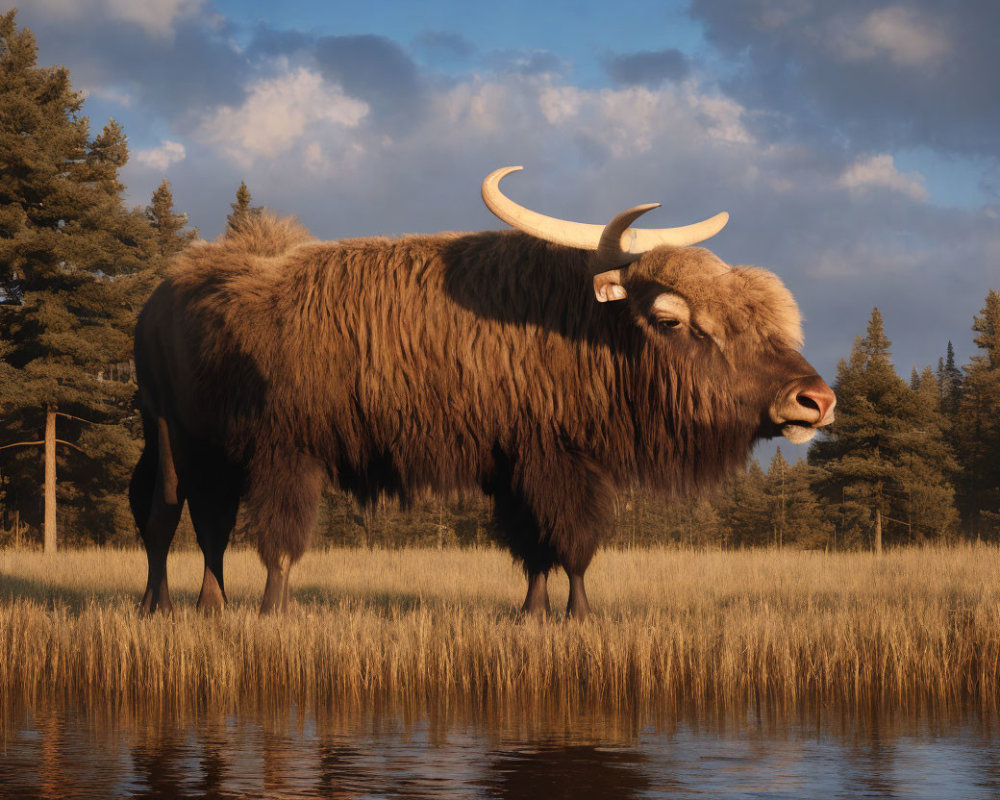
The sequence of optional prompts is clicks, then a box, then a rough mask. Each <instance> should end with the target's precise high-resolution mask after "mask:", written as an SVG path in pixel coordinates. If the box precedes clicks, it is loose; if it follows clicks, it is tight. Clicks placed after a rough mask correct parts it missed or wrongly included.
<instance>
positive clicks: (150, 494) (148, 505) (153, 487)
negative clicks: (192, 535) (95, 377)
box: [129, 418, 184, 614]
mask: <svg viewBox="0 0 1000 800" xmlns="http://www.w3.org/2000/svg"><path fill="white" fill-rule="evenodd" d="M144 422H146V421H145V420H144ZM144 427H145V429H146V446H145V449H144V450H143V453H142V456H141V457H140V459H139V463H138V464H137V465H136V468H135V472H134V473H133V474H132V481H131V483H130V484H129V502H130V504H131V506H132V513H133V515H134V516H135V521H136V524H137V525H138V526H139V533H140V535H141V536H142V542H143V545H144V546H145V548H146V560H147V562H148V574H147V578H146V590H145V591H144V592H143V595H142V601H141V603H140V606H139V610H140V612H142V613H144V614H151V613H153V612H154V611H156V610H157V609H162V610H164V611H168V612H169V611H172V610H173V604H172V603H171V601H170V591H169V589H168V587H167V553H168V552H169V551H170V543H171V541H173V538H174V532H175V531H176V530H177V523H178V521H179V520H180V516H181V507H182V506H183V504H184V498H183V495H182V494H181V489H180V484H179V481H178V478H177V473H176V470H175V469H174V461H173V454H172V450H171V446H170V437H169V434H168V431H167V425H166V422H165V421H164V420H163V419H162V418H160V419H158V420H157V422H156V424H155V425H152V424H146V425H145V426H144Z"/></svg>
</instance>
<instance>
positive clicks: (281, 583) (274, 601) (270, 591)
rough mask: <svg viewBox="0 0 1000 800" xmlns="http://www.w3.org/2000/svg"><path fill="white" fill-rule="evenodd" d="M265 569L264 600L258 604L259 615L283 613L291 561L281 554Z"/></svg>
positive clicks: (285, 604) (286, 601)
mask: <svg viewBox="0 0 1000 800" xmlns="http://www.w3.org/2000/svg"><path fill="white" fill-rule="evenodd" d="M265 566H266V567H267V583H266V584H265V585H264V599H263V601H262V602H261V604H260V613H261V614H272V613H276V612H278V611H284V610H285V609H286V608H287V607H288V594H289V591H288V575H289V573H290V572H291V569H292V560H291V558H290V557H289V556H288V555H287V554H282V555H280V556H278V558H276V559H274V560H273V561H272V562H271V563H268V564H265Z"/></svg>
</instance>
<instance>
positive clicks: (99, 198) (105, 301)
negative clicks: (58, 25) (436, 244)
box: [0, 12, 155, 549]
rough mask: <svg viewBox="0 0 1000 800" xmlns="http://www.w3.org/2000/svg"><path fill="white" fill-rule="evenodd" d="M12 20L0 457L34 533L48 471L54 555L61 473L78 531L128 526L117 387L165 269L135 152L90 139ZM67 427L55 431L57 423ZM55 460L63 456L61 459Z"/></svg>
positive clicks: (122, 142) (67, 91) (3, 72)
mask: <svg viewBox="0 0 1000 800" xmlns="http://www.w3.org/2000/svg"><path fill="white" fill-rule="evenodd" d="M36 52H37V48H36V44H35V40H34V37H33V35H32V34H31V32H30V31H29V30H27V29H25V30H20V31H19V30H18V29H17V27H16V24H15V18H14V12H10V13H8V14H5V15H3V16H2V17H0V282H2V284H3V286H4V289H5V296H6V297H8V298H10V297H15V298H17V300H18V301H19V303H20V304H18V305H12V304H8V305H6V306H4V311H3V315H2V317H0V341H2V342H3V343H4V346H3V352H2V353H0V355H2V357H3V361H4V369H5V370H6V371H7V372H8V373H9V374H12V375H13V376H14V377H13V381H14V383H16V387H17V389H16V392H17V397H16V398H15V399H11V398H7V397H5V398H3V400H5V401H6V402H5V403H4V405H3V407H2V409H0V414H2V416H0V443H2V444H3V445H4V446H6V445H9V444H20V443H31V442H39V441H44V442H45V443H46V444H45V450H44V459H43V453H42V452H40V451H39V448H37V447H35V446H31V447H14V448H8V449H6V450H4V451H0V459H2V462H3V467H4V471H5V472H6V473H7V474H8V475H9V476H10V484H9V487H8V499H9V501H10V502H15V503H17V505H18V507H19V508H20V509H21V510H22V511H23V512H24V515H25V516H26V517H28V518H29V519H32V520H33V521H36V522H37V521H38V508H39V503H38V498H39V494H40V487H39V484H40V482H41V481H40V473H41V472H42V470H41V466H42V464H43V463H44V466H45V470H44V471H45V475H46V480H45V487H46V499H47V502H46V515H45V518H46V523H47V524H46V529H47V530H46V545H47V549H51V548H52V547H54V517H53V516H52V510H53V509H54V508H55V503H54V502H52V501H53V499H54V498H53V495H54V493H55V481H54V475H55V467H56V465H57V464H58V473H59V477H60V480H59V484H58V490H59V497H60V500H61V502H63V503H65V504H66V505H67V507H68V509H69V510H70V511H71V513H70V519H71V520H72V521H76V522H81V526H82V522H83V521H86V522H87V527H88V528H90V529H94V530H96V531H97V533H98V536H99V537H100V536H104V535H106V534H108V533H110V532H111V531H112V530H113V529H114V528H116V527H117V528H121V527H122V526H123V525H124V526H127V528H129V529H131V523H130V522H128V521H127V512H126V510H125V508H124V504H123V502H122V497H123V495H124V490H125V486H126V485H127V474H128V471H129V468H130V466H131V464H134V463H135V459H136V458H137V456H138V443H137V441H136V439H135V436H134V435H133V433H132V432H131V431H130V430H129V429H128V428H127V427H125V426H123V425H122V424H121V422H122V420H123V419H125V418H126V417H128V416H129V415H130V414H131V403H132V396H133V393H134V386H133V385H132V384H130V383H128V382H126V381H122V380H115V379H112V375H111V372H112V371H111V369H110V368H111V367H112V366H113V365H115V364H119V363H122V362H124V361H127V359H128V358H129V357H130V353H131V331H132V328H133V326H134V321H135V313H136V309H137V308H138V306H139V305H140V304H141V302H142V297H141V296H140V295H141V289H142V284H141V282H139V281H137V280H136V276H137V275H139V274H141V273H142V272H143V271H144V270H145V269H146V268H147V267H148V264H149V263H150V259H151V258H153V257H154V256H155V242H154V238H153V235H152V230H151V228H150V226H149V223H148V222H147V220H146V218H145V216H144V214H142V213H141V212H140V211H138V210H135V211H127V210H125V209H124V208H123V206H122V202H121V192H122V189H123V187H122V184H121V183H120V181H119V180H118V170H119V169H120V168H121V167H122V166H124V164H125V163H126V161H127V159H128V145H127V141H126V138H125V134H124V132H123V130H122V128H121V126H120V125H118V124H117V123H116V122H115V121H114V120H111V121H109V122H108V124H107V125H106V126H105V127H104V128H103V129H102V131H101V132H100V133H99V134H98V135H97V136H96V137H95V138H94V139H93V140H90V139H89V121H88V119H87V118H86V117H83V116H81V115H80V110H81V107H82V102H83V101H82V98H81V97H80V95H78V94H77V93H76V92H74V91H73V90H72V88H71V86H70V81H69V75H68V73H67V71H66V70H65V69H61V68H59V69H45V68H38V67H37V66H36ZM57 423H58V424H57ZM53 451H55V452H56V453H57V456H56V457H53Z"/></svg>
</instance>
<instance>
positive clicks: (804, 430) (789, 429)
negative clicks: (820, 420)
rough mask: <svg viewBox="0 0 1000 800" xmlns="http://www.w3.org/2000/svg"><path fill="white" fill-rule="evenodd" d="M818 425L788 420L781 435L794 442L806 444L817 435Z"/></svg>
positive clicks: (782, 428)
mask: <svg viewBox="0 0 1000 800" xmlns="http://www.w3.org/2000/svg"><path fill="white" fill-rule="evenodd" d="M816 430H817V429H816V426H814V425H810V424H809V423H807V422H787V423H785V424H784V425H782V426H781V435H782V436H784V437H785V438H786V439H788V441H790V442H791V443H792V444H805V443H806V442H808V441H809V440H810V439H812V438H813V436H815V435H816Z"/></svg>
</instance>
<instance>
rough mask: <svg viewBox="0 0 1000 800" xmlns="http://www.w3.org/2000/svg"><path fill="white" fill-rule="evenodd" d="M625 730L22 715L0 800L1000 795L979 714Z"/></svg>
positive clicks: (4, 748)
mask: <svg viewBox="0 0 1000 800" xmlns="http://www.w3.org/2000/svg"><path fill="white" fill-rule="evenodd" d="M631 723H632V724H627V725H624V726H623V725H622V720H621V719H615V720H613V721H612V720H602V719H600V718H594V717H578V718H572V719H571V718H567V717H565V716H563V717H561V718H559V719H556V720H546V721H539V720H537V719H536V720H526V719H521V720H515V721H513V722H512V721H511V720H509V719H508V720H506V721H502V722H500V723H498V722H497V721H496V720H490V721H488V722H487V721H486V720H483V719H478V720H477V719H476V718H474V717H473V716H469V717H468V718H463V717H462V716H461V715H456V714H454V713H451V714H446V715H443V716H440V715H438V716H436V715H429V714H424V715H422V716H421V715H404V714H395V715H394V714H387V713H378V714H376V713H369V714H367V715H365V714H361V715H354V716H353V717H352V718H350V719H349V720H348V721H345V720H344V719H343V718H337V717H335V716H332V715H331V716H330V717H329V718H327V717H319V718H317V716H315V715H313V714H308V715H305V714H303V715H298V714H296V713H294V712H293V713H292V714H290V715H289V714H285V715H283V716H275V715H267V714H256V715H245V714H244V715H240V716H231V717H217V718H210V717H200V718H179V717H177V716H164V715H150V716H147V717H141V716H139V717H136V716H132V717H129V718H125V717H122V716H118V717H114V716H112V717H110V718H109V717H108V716H107V715H96V714H93V713H87V712H85V711H83V710H80V709H76V710H66V709H58V710H46V711H35V712H24V713H23V714H21V715H20V716H17V717H15V718H14V719H13V720H11V719H8V726H7V728H6V730H5V731H3V733H2V735H0V798H6V797H19V798H21V797H45V798H85V797H86V798H97V797H101V798H116V797H141V798H239V797H261V796H264V797H335V798H381V797H405V798H432V797H433V798H468V797H485V798H526V797H527V798H530V797H540V798H564V797H565V798H574V800H582V799H583V798H591V797H593V798H606V797H615V798H622V799H623V800H626V799H627V798H649V797H711V798H749V797H753V798H796V800H798V799H800V798H813V797H815V798H837V797H844V798H848V797H850V798H853V797H871V798H887V797H888V798H892V797H898V798H934V799H935V800H937V799H938V798H995V797H998V796H1000V739H998V737H997V731H996V728H995V723H994V722H993V721H992V720H991V721H984V720H983V719H982V717H965V718H960V719H949V720H947V721H942V720H937V721H934V722H930V721H927V720H923V721H921V720H905V721H901V720H898V719H896V720H893V719H890V718H888V717H885V716H878V715H870V714H869V715H867V716H866V717H864V718H863V719H862V718H854V719H845V718H843V717H839V718H836V719H835V720H833V721H828V720H826V719H823V720H822V721H817V719H816V718H815V717H813V718H800V719H796V720H794V721H793V720H774V719H772V720H765V721H762V720H760V719H758V718H756V717H754V716H753V715H749V716H748V717H747V718H745V719H733V718H729V719H727V720H712V721H711V722H708V721H705V720H704V719H700V720H699V719H689V720H673V721H669V720H666V721H665V720H657V721H655V722H652V723H650V721H648V720H640V719H634V720H631Z"/></svg>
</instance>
